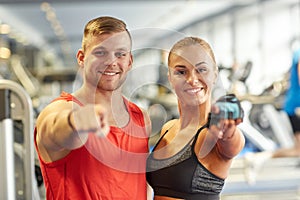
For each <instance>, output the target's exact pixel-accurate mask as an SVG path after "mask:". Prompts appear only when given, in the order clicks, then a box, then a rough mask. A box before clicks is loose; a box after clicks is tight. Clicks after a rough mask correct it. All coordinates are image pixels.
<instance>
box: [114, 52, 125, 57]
mask: <svg viewBox="0 0 300 200" xmlns="http://www.w3.org/2000/svg"><path fill="white" fill-rule="evenodd" d="M115 56H116V57H117V58H121V57H124V56H126V53H125V52H116V53H115Z"/></svg>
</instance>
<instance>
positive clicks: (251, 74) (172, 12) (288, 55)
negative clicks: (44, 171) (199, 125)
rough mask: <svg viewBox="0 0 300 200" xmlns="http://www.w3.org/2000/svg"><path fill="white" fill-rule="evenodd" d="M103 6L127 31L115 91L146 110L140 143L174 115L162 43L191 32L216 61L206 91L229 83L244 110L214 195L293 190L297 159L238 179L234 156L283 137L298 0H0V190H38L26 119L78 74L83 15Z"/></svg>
mask: <svg viewBox="0 0 300 200" xmlns="http://www.w3.org/2000/svg"><path fill="white" fill-rule="evenodd" d="M103 15H108V16H114V17H117V18H120V19H122V20H124V21H125V22H126V23H127V25H128V29H129V31H130V32H131V34H132V36H133V50H132V52H133V55H134V64H133V70H132V71H131V72H130V74H129V76H128V78H127V81H126V83H125V85H124V94H125V95H126V96H127V97H128V98H129V99H130V100H132V101H134V102H136V103H137V104H138V105H140V106H142V107H144V108H145V109H146V110H148V112H149V113H150V116H151V119H152V123H153V127H152V128H153V131H152V136H151V138H150V141H151V142H150V145H153V143H154V142H155V141H156V140H157V137H158V133H159V131H160V128H161V126H162V124H163V123H164V122H166V121H167V120H170V119H172V118H176V117H177V116H178V111H177V100H176V97H175V95H174V93H173V92H172V89H171V88H170V87H169V84H168V80H167V76H166V73H167V71H166V70H167V63H166V59H167V54H168V49H170V47H171V45H172V44H173V43H174V42H175V41H176V40H178V39H179V38H182V37H184V36H190V35H192V36H199V37H201V38H204V39H205V40H207V41H208V42H209V43H210V44H211V45H212V48H213V50H214V52H215V56H216V59H217V64H218V66H219V71H220V76H219V82H218V87H217V88H216V89H215V93H214V95H215V96H216V97H217V96H219V95H221V94H225V93H226V92H234V93H235V94H237V96H239V98H240V99H241V100H242V106H243V108H244V110H245V123H243V126H241V129H242V131H243V132H244V134H245V136H246V140H247V143H246V146H245V148H244V150H243V151H242V152H241V154H240V155H239V156H238V157H237V158H236V159H235V161H234V163H233V167H232V170H231V175H230V177H229V179H228V180H227V182H226V185H225V188H224V191H223V193H222V199H230V200H232V199H239V200H241V199H251V200H256V199H280V200H289V199H293V200H294V199H295V200H296V199H300V161H299V159H297V158H280V159H272V160H270V161H268V162H267V163H266V164H265V166H264V167H263V169H262V170H261V171H260V172H259V174H258V178H257V182H256V183H255V184H249V183H248V182H247V176H246V175H245V168H246V166H245V162H244V155H245V154H246V153H247V152H261V151H268V150H275V149H278V148H282V147H290V146H292V145H293V133H292V131H291V126H290V124H289V121H288V120H287V116H286V115H285V113H284V112H283V111H282V103H283V101H284V94H285V91H286V89H287V87H288V81H289V75H288V74H289V70H290V67H291V63H292V55H293V52H294V51H295V50H297V49H299V48H300V40H299V39H300V28H299V27H300V0H176V1H171V0H161V1H158V0H146V1H139V0H85V1H79V0H49V1H39V0H0V106H1V107H0V110H1V113H2V114H0V131H1V133H0V143H1V144H2V147H1V148H0V150H1V152H0V156H1V159H0V166H1V167H0V169H1V170H0V175H1V179H2V180H5V181H3V182H1V183H0V186H1V188H0V199H14V198H15V199H20V200H21V199H43V198H44V188H43V180H42V178H41V174H40V170H39V164H38V162H37V160H36V155H35V152H34V148H33V144H32V141H33V140H32V132H33V126H34V121H35V119H36V116H37V115H38V114H39V112H40V111H41V109H42V108H43V107H44V106H45V105H46V104H48V103H49V102H50V101H51V100H52V99H53V98H54V97H56V96H58V95H59V94H60V92H61V91H62V90H64V91H67V92H72V91H73V90H74V89H76V88H77V87H78V86H79V84H80V83H81V78H80V72H79V71H78V66H77V63H76V57H75V56H76V52H77V50H78V49H79V48H81V39H82V33H83V29H84V25H85V24H86V23H87V22H88V21H89V20H90V19H92V18H95V17H98V16H103ZM6 112H9V114H7V115H6V114H5V113H6ZM7 116H8V118H10V119H11V122H6V120H5V119H6V118H7ZM10 133H12V134H13V135H14V137H13V138H12V139H9V138H10V137H9V135H10ZM12 140H13V141H12ZM1 144H0V145H1ZM9 144H12V145H9ZM9 151H13V154H12V156H13V157H11V154H9V153H8V152H9ZM1 194H2V196H1ZM8 196H10V198H7V197H8ZM1 197H3V198H1Z"/></svg>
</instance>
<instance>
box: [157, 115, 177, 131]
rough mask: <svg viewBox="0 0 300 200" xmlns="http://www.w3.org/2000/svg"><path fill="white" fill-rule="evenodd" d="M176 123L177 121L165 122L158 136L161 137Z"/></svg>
mask: <svg viewBox="0 0 300 200" xmlns="http://www.w3.org/2000/svg"><path fill="white" fill-rule="evenodd" d="M177 121H178V119H172V120H170V121H167V122H166V123H165V124H164V125H163V127H162V129H161V132H160V135H163V134H164V133H165V132H166V131H167V130H169V129H170V128H171V127H172V126H174V124H175V123H176V122H177Z"/></svg>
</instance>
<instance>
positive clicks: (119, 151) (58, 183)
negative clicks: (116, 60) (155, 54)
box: [34, 92, 148, 200]
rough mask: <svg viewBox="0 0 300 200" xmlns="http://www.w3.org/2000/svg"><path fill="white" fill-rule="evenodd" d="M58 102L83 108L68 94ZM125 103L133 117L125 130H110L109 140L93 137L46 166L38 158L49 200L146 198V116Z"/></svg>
mask: <svg viewBox="0 0 300 200" xmlns="http://www.w3.org/2000/svg"><path fill="white" fill-rule="evenodd" d="M57 100H65V101H73V102H76V103H78V104H79V105H81V106H82V104H81V103H80V102H79V101H78V100H77V99H76V98H75V97H74V96H72V95H71V94H68V93H65V92H63V93H62V94H61V96H60V97H59V98H57V99H55V101H57ZM124 101H125V104H126V106H127V108H128V112H129V114H130V121H129V123H128V124H127V125H126V126H125V127H123V128H118V127H113V126H111V127H110V133H109V134H108V136H107V137H106V138H99V137H96V136H94V135H93V134H90V135H89V138H88V140H87V142H86V144H85V145H84V146H82V147H80V148H78V149H76V150H72V151H71V152H70V153H69V154H68V155H67V156H66V157H64V158H62V159H60V160H57V161H54V162H51V163H46V162H44V161H43V160H42V159H41V157H40V155H39V159H40V165H41V170H42V174H43V179H44V184H45V188H46V196H47V200H52V199H55V200H63V199H70V200H77V199H78V200H135V199H138V200H143V199H146V198H147V195H146V193H147V192H146V190H147V189H146V178H145V170H146V158H147V154H148V136H147V133H146V130H145V124H144V118H143V113H142V111H141V110H140V109H139V108H138V107H137V106H136V105H135V104H133V103H131V102H129V101H127V100H126V99H125V98H124ZM34 135H35V136H36V131H35V134H34ZM35 145H36V142H35ZM36 149H37V145H36ZM37 152H38V149H37Z"/></svg>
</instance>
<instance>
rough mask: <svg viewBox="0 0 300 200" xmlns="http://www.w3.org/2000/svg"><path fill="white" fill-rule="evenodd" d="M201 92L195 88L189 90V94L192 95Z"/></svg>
mask: <svg viewBox="0 0 300 200" xmlns="http://www.w3.org/2000/svg"><path fill="white" fill-rule="evenodd" d="M200 91H201V88H195V89H189V90H187V92H188V93H192V94H195V93H198V92H200Z"/></svg>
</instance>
